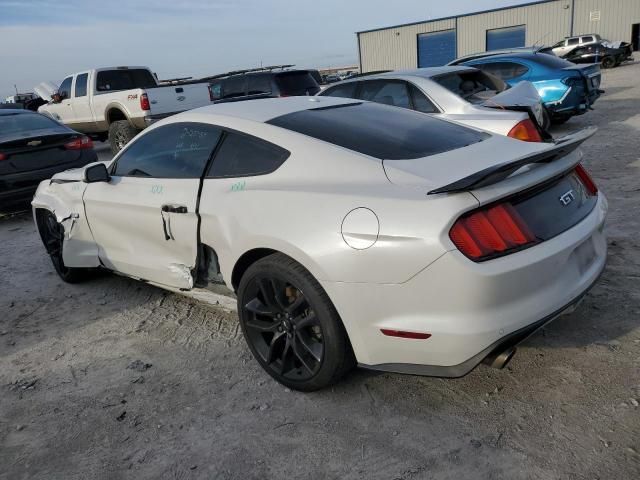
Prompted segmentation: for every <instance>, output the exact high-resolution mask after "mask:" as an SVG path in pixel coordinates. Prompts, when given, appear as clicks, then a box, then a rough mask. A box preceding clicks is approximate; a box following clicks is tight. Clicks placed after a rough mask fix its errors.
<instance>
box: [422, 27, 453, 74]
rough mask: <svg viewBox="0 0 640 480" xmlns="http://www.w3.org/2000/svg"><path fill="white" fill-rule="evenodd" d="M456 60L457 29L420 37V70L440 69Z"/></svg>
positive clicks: (425, 34)
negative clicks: (428, 68) (426, 68)
mask: <svg viewBox="0 0 640 480" xmlns="http://www.w3.org/2000/svg"><path fill="white" fill-rule="evenodd" d="M455 58H456V31H455V29H453V30H442V31H440V32H431V33H421V34H419V35H418V68H424V67H439V66H442V65H446V64H447V63H449V62H450V61H451V60H454V59H455Z"/></svg>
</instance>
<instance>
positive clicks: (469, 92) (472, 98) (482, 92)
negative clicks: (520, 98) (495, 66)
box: [433, 70, 508, 103]
mask: <svg viewBox="0 0 640 480" xmlns="http://www.w3.org/2000/svg"><path fill="white" fill-rule="evenodd" d="M433 80H434V81H435V82H436V83H438V84H439V85H441V86H443V87H444V88H446V89H447V90H449V91H450V92H453V93H455V94H456V95H459V96H461V97H462V98H464V99H465V100H467V101H468V102H471V103H482V102H483V101H485V100H486V99H487V98H489V97H493V96H494V95H497V94H498V93H500V92H503V91H504V90H506V89H507V88H508V87H507V84H506V83H504V82H503V81H502V80H500V79H499V78H498V77H496V76H494V75H489V74H487V73H485V72H482V71H480V70H477V71H473V70H472V71H468V72H464V71H462V72H451V73H447V74H445V75H439V76H437V77H434V78H433Z"/></svg>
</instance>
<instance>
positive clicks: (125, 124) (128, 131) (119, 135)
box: [109, 120, 140, 155]
mask: <svg viewBox="0 0 640 480" xmlns="http://www.w3.org/2000/svg"><path fill="white" fill-rule="evenodd" d="M139 132H140V131H139V130H138V129H137V128H135V127H134V126H133V125H131V124H130V123H129V121H128V120H117V121H115V122H113V123H112V124H111V125H109V144H110V145H111V153H112V154H113V155H115V154H116V153H118V152H119V151H120V150H122V149H123V148H124V146H125V145H126V144H127V143H129V142H130V141H131V140H133V137H135V136H136V135H137V134H138V133H139Z"/></svg>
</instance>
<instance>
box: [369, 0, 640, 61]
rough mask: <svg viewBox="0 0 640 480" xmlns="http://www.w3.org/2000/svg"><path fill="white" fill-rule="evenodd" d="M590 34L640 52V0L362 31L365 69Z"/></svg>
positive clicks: (590, 1) (552, 5) (575, 0)
mask: <svg viewBox="0 0 640 480" xmlns="http://www.w3.org/2000/svg"><path fill="white" fill-rule="evenodd" d="M426 3H427V2H425V4H426ZM587 33H598V34H600V35H601V36H602V37H603V38H606V39H608V40H611V41H616V40H622V41H625V42H632V43H633V46H634V50H638V48H639V46H638V42H639V39H640V0H546V1H540V2H533V3H527V4H524V5H518V6H515V7H506V8H500V9H495V10H487V11H484V12H477V13H470V14H467V15H459V16H455V17H446V18H439V19H435V20H428V21H424V22H417V23H409V24H405V25H396V26H393V27H386V28H379V29H375V30H367V31H363V32H358V33H357V35H358V50H359V58H360V71H361V72H370V71H375V70H390V69H391V70H395V69H400V68H415V67H431V66H438V65H444V64H445V63H447V62H449V61H451V60H453V59H454V58H456V57H461V56H463V55H468V54H471V53H477V52H483V51H485V50H495V49H498V48H509V47H524V46H531V45H534V44H536V45H552V44H554V43H556V42H558V41H560V40H562V39H563V38H564V37H567V36H573V35H581V34H587Z"/></svg>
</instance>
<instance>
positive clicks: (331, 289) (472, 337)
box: [322, 195, 607, 377]
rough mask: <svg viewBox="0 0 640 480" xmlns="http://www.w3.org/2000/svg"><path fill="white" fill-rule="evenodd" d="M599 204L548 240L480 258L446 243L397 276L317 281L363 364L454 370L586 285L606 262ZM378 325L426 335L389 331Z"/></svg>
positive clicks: (540, 319) (523, 332)
mask: <svg viewBox="0 0 640 480" xmlns="http://www.w3.org/2000/svg"><path fill="white" fill-rule="evenodd" d="M606 211H607V202H606V199H605V198H604V196H603V195H600V198H599V199H598V203H597V204H596V206H595V208H594V209H593V211H592V212H591V213H590V214H589V215H588V216H587V217H586V218H585V219H584V220H583V221H582V222H580V223H579V224H577V225H575V226H574V227H572V228H571V229H570V230H568V231H566V232H564V233H562V234H560V235H558V236H556V237H554V238H552V239H550V240H547V241H546V242H543V243H541V244H539V245H536V246H534V247H532V248H529V249H526V250H523V251H521V252H517V253H514V254H511V255H508V256H506V257H501V258H497V259H494V260H490V261H488V262H483V263H479V264H478V263H474V262H471V261H470V260H468V259H467V258H466V257H464V256H463V255H462V254H461V253H460V252H458V251H457V250H456V251H451V252H448V253H446V254H444V255H443V256H442V257H440V258H439V259H438V260H436V261H435V262H433V263H432V264H431V265H430V266H429V267H428V268H426V269H425V270H423V271H422V272H420V273H419V274H418V275H416V276H415V277H413V278H412V279H411V280H409V281H407V282H405V283H403V284H394V285H390V284H386V285H385V284H375V285H374V284H355V283H338V282H323V283H322V284H323V287H324V288H325V290H326V291H327V293H328V294H329V296H330V298H331V299H332V300H333V302H334V304H335V306H336V309H337V310H338V312H339V313H340V315H341V317H342V319H343V321H344V324H345V327H346V329H347V332H348V334H349V338H350V340H351V343H352V346H353V348H354V352H355V354H356V358H357V360H358V363H359V364H360V365H361V366H363V367H367V368H372V369H377V370H386V371H395V372H404V373H415V374H425V375H436V376H447V377H457V376H461V375H464V374H466V373H468V372H469V371H470V370H472V369H473V368H474V367H475V366H476V365H477V364H478V363H479V362H481V361H482V360H483V359H484V358H485V357H486V356H487V355H489V354H491V353H492V352H494V351H495V350H496V349H497V348H498V347H500V346H501V345H502V344H503V343H504V342H505V341H507V340H513V339H514V338H516V340H517V339H518V338H519V340H518V341H520V340H522V339H524V338H526V336H528V335H529V334H530V333H532V332H533V331H535V330H536V329H538V328H539V327H540V326H542V325H544V324H545V323H547V322H549V321H551V320H553V319H554V318H556V317H557V316H558V315H560V314H561V313H564V312H566V310H567V308H569V307H571V306H572V305H574V304H575V303H576V302H577V301H578V300H579V299H580V298H581V297H582V296H583V295H584V294H585V293H586V292H587V291H588V290H589V289H590V288H591V286H592V285H593V284H594V283H595V281H596V280H597V278H598V276H599V275H600V274H601V272H602V271H603V269H604V266H605V261H606V251H607V245H606V239H605V236H604V233H603V228H604V220H605V216H606ZM381 329H391V330H402V331H410V332H411V331H412V332H424V333H430V334H431V337H430V338H428V339H426V340H413V339H404V338H396V337H387V336H384V335H382V333H381V332H380V330H381ZM520 337H521V338H520Z"/></svg>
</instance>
